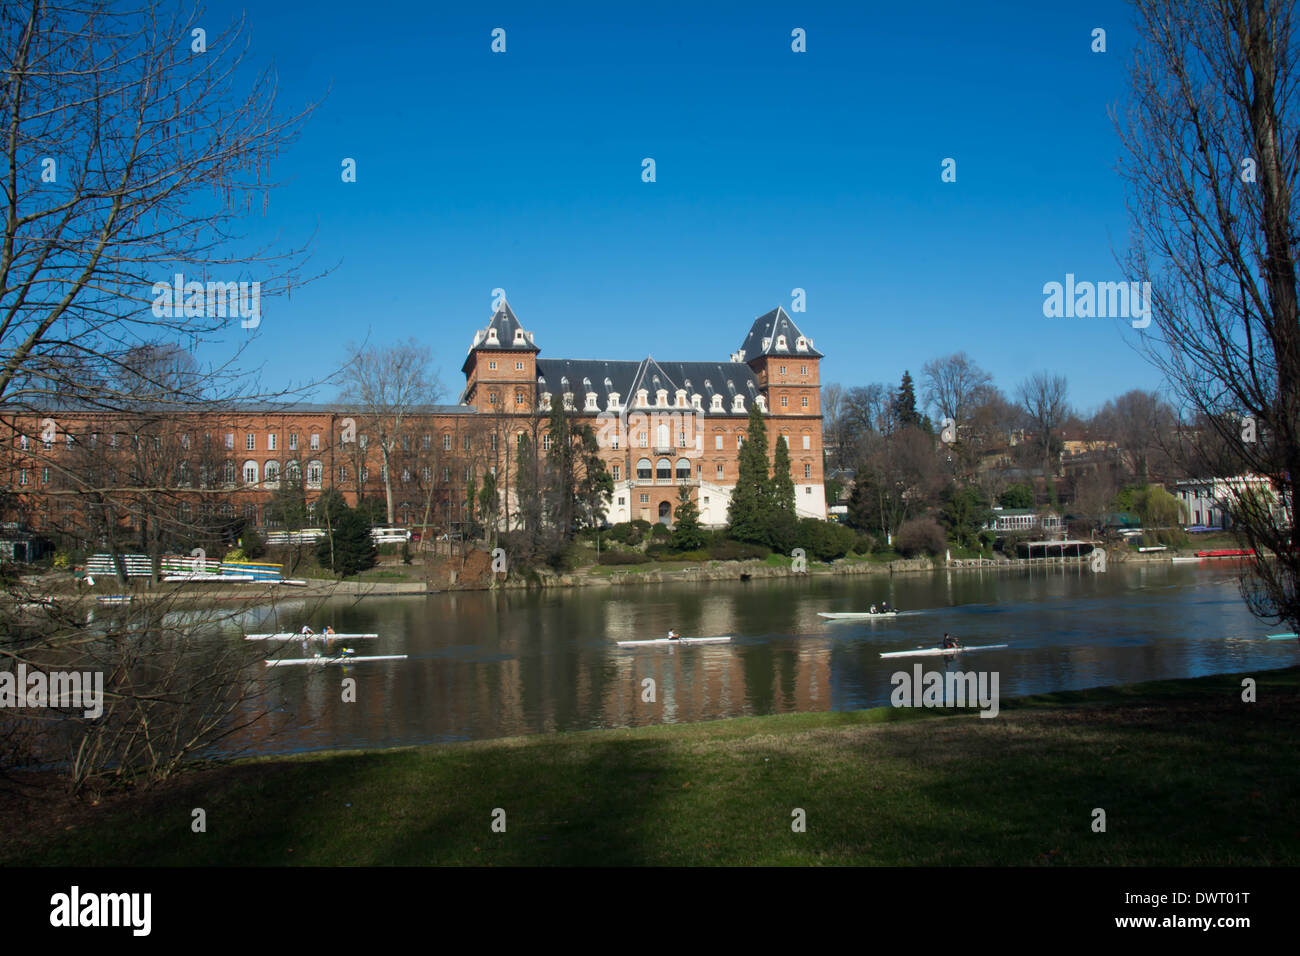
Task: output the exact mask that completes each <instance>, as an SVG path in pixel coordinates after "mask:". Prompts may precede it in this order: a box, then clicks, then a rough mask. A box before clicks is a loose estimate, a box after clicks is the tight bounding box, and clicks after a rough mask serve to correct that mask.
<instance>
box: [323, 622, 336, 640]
mask: <svg viewBox="0 0 1300 956" xmlns="http://www.w3.org/2000/svg"><path fill="white" fill-rule="evenodd" d="M321 633H322V634H324V635H325V636H326V637H333V636H334V628H333V627H331V626H330V625H328V624H326V625H325V630H323V631H321Z"/></svg>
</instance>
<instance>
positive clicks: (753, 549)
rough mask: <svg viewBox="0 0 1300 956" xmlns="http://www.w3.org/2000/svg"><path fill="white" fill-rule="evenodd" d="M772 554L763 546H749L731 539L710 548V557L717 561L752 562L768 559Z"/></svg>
mask: <svg viewBox="0 0 1300 956" xmlns="http://www.w3.org/2000/svg"><path fill="white" fill-rule="evenodd" d="M771 553H772V550H771V549H770V548H766V547H764V546H763V545H761V544H747V543H745V542H743V541H733V540H732V539H730V538H727V539H724V540H722V541H718V542H717V543H715V544H713V545H710V546H709V557H710V558H712V559H713V560H715V561H750V560H754V559H762V558H766V557H767V556H768V555H769V554H771Z"/></svg>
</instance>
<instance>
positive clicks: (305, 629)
mask: <svg viewBox="0 0 1300 956" xmlns="http://www.w3.org/2000/svg"><path fill="white" fill-rule="evenodd" d="M298 633H299V634H315V633H316V632H315V631H313V630H312V629H311V628H310V627H308V626H307V625H306V624H304V625H303V626H302V630H301V631H299V632H298Z"/></svg>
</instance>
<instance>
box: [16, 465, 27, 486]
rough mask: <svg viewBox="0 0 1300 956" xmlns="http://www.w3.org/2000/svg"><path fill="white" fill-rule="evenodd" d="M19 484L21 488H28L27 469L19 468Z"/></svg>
mask: <svg viewBox="0 0 1300 956" xmlns="http://www.w3.org/2000/svg"><path fill="white" fill-rule="evenodd" d="M18 484H19V485H20V486H22V487H24V488H25V487H27V469H26V468H19V469H18Z"/></svg>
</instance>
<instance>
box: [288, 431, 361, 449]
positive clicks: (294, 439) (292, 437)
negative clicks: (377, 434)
mask: <svg viewBox="0 0 1300 956" xmlns="http://www.w3.org/2000/svg"><path fill="white" fill-rule="evenodd" d="M362 447H363V448H364V447H365V446H364V445H363V446H362ZM289 450H290V451H297V450H298V433H297V432H289Z"/></svg>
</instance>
